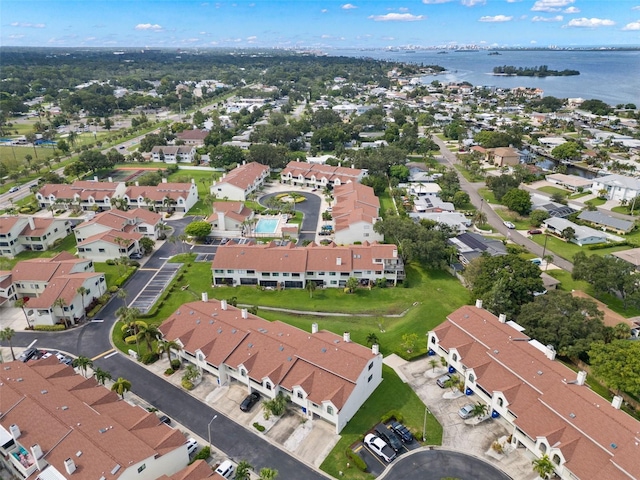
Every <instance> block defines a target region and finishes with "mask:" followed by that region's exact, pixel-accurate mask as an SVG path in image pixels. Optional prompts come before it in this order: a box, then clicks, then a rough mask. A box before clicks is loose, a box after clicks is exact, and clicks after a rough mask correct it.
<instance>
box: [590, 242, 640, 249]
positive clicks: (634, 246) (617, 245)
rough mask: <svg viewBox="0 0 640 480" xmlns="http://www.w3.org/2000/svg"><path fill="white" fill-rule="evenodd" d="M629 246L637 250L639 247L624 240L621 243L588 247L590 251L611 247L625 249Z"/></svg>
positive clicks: (597, 244) (595, 244)
mask: <svg viewBox="0 0 640 480" xmlns="http://www.w3.org/2000/svg"><path fill="white" fill-rule="evenodd" d="M625 246H629V247H631V248H636V247H637V246H638V245H636V244H635V243H633V242H631V241H629V240H622V241H620V242H609V243H594V244H593V245H587V249H588V250H600V249H602V248H611V247H625Z"/></svg>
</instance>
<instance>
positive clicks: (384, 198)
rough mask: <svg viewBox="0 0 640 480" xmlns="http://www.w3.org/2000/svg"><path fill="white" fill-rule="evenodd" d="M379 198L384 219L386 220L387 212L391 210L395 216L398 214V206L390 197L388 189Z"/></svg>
mask: <svg viewBox="0 0 640 480" xmlns="http://www.w3.org/2000/svg"><path fill="white" fill-rule="evenodd" d="M378 198H379V199H380V215H381V216H382V218H384V217H385V216H386V215H387V212H388V211H389V210H391V211H392V212H394V215H395V214H396V213H397V212H396V206H395V204H394V203H393V200H392V198H391V195H389V189H388V188H387V189H385V191H384V193H383V194H382V195H380V196H379V197H378Z"/></svg>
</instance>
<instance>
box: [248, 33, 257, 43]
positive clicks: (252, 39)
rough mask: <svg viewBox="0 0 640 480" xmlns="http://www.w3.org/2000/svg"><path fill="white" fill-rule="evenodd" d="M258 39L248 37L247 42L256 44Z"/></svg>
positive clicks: (253, 36) (252, 36)
mask: <svg viewBox="0 0 640 480" xmlns="http://www.w3.org/2000/svg"><path fill="white" fill-rule="evenodd" d="M257 39H258V37H256V36H255V35H251V36H250V37H247V42H250V43H252V42H255V41H256V40H257Z"/></svg>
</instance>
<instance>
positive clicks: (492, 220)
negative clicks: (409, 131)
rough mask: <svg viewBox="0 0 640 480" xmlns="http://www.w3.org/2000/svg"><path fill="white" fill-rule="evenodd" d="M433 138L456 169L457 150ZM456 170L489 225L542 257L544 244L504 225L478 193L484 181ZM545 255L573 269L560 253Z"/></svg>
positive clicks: (563, 267)
mask: <svg viewBox="0 0 640 480" xmlns="http://www.w3.org/2000/svg"><path fill="white" fill-rule="evenodd" d="M432 139H433V141H434V142H436V143H437V144H438V146H439V147H440V154H441V155H442V159H443V160H444V161H443V162H442V163H447V164H449V166H451V167H452V168H454V169H455V167H454V165H456V164H457V163H459V162H458V159H457V158H456V154H455V152H451V151H450V150H449V149H447V146H446V145H445V143H444V142H443V141H442V140H440V139H439V138H438V137H437V136H435V135H432ZM456 172H457V173H458V178H459V179H460V187H461V188H462V190H464V191H465V192H467V193H468V194H469V198H470V199H471V203H472V204H473V205H474V206H475V207H476V208H477V209H479V210H482V211H483V212H484V213H485V214H486V215H487V223H489V225H491V226H492V227H493V228H494V229H495V230H497V231H498V232H500V233H501V234H503V235H504V236H505V237H507V238H508V239H509V240H511V241H512V242H514V243H517V244H518V245H522V246H523V247H525V248H526V249H527V250H529V251H530V252H533V253H535V254H536V255H538V256H539V257H542V255H543V251H544V248H543V247H542V246H540V245H538V244H537V243H535V242H534V241H533V240H530V239H529V238H527V237H525V236H524V235H522V234H520V233H518V232H517V231H515V230H510V229H508V228H507V227H506V226H505V225H504V223H503V220H502V218H500V216H499V215H498V214H497V213H496V212H494V211H493V209H492V208H491V207H490V206H489V205H487V204H486V203H487V202H485V201H484V199H483V198H482V197H481V196H480V194H479V193H478V189H479V188H480V187H483V186H484V184H483V183H472V182H469V181H468V180H467V179H466V178H464V176H462V174H461V173H460V172H459V171H458V170H456ZM545 255H552V256H553V262H552V263H554V264H555V265H557V266H558V267H560V268H562V269H564V270H566V271H568V272H572V271H573V264H572V263H571V262H569V261H567V260H565V259H564V258H562V257H560V256H559V255H555V254H553V252H551V251H550V250H548V249H547V251H546V253H545Z"/></svg>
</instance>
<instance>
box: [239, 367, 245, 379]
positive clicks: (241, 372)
mask: <svg viewBox="0 0 640 480" xmlns="http://www.w3.org/2000/svg"><path fill="white" fill-rule="evenodd" d="M240 375H241V376H243V377H246V376H247V371H246V370H245V369H244V368H241V369H240Z"/></svg>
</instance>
